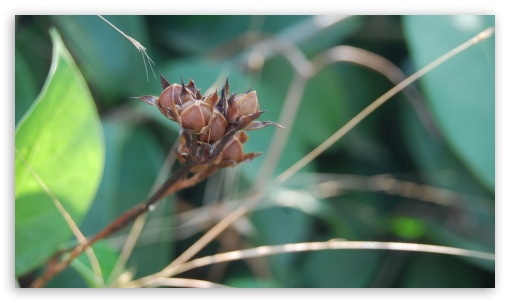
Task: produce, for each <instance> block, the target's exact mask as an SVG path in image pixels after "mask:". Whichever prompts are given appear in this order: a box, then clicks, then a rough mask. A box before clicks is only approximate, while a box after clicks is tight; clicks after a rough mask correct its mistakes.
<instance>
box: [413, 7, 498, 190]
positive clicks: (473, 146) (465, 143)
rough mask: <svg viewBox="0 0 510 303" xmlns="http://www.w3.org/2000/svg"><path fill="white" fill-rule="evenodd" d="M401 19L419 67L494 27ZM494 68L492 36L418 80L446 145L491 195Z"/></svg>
mask: <svg viewBox="0 0 510 303" xmlns="http://www.w3.org/2000/svg"><path fill="white" fill-rule="evenodd" d="M403 20H404V29H405V33H406V36H407V40H408V43H409V47H410V50H411V55H412V60H413V61H414V63H415V65H416V66H417V67H423V66H425V65H426V64H428V63H429V62H431V61H432V60H434V59H435V58H437V57H439V56H441V55H443V54H444V53H446V52H448V51H449V50H451V49H453V48H454V47H456V46H457V45H459V44H461V43H463V42H464V41H467V40H468V39H469V38H471V37H473V36H474V35H475V34H477V33H478V32H481V31H482V30H484V29H486V28H488V27H490V26H494V16H466V15H463V16H407V17H405V18H404V19H403ZM494 64H495V45H494V37H491V38H489V39H488V40H486V41H483V42H482V43H480V44H479V45H475V46H473V47H471V48H469V49H468V50H466V51H465V52H463V53H461V54H459V55H458V56H456V57H455V58H453V59H451V60H449V61H448V62H446V63H444V64H443V65H441V66H439V67H438V68H437V69H436V70H434V71H432V72H430V73H429V74H428V75H426V76H425V77H423V78H422V79H421V80H420V82H421V84H422V85H423V89H424V91H425V93H426V96H427V101H428V102H429V105H430V108H431V111H432V113H433V115H434V118H435V120H436V122H437V125H438V127H439V128H440V130H441V132H442V134H443V135H444V137H445V139H446V140H447V142H448V144H449V145H450V147H451V148H452V150H453V151H454V152H455V153H457V155H458V156H459V158H460V159H461V160H462V161H463V162H464V163H465V165H466V166H467V167H468V168H469V169H470V170H471V172H472V173H473V174H474V175H475V176H476V177H477V178H478V179H479V181H480V182H481V184H483V185H484V186H486V187H487V188H488V189H489V190H491V191H492V192H494V186H495V135H494V133H495V131H494V129H495V122H494V116H495V114H494V110H495V105H494V104H495V89H494V87H495V66H494Z"/></svg>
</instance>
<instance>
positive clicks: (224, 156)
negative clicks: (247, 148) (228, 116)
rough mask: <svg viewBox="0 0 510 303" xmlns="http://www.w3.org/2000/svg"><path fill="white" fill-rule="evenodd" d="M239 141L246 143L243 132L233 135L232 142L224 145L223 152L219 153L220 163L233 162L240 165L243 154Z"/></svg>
mask: <svg viewBox="0 0 510 303" xmlns="http://www.w3.org/2000/svg"><path fill="white" fill-rule="evenodd" d="M241 134H244V136H242V135H241ZM240 137H242V138H240ZM241 139H244V141H246V139H247V136H246V133H245V132H240V133H237V134H235V135H234V137H233V138H232V140H230V142H228V143H227V144H226V145H225V147H224V148H223V152H222V153H221V161H222V162H230V161H233V162H235V163H240V162H242V161H243V159H244V152H243V142H242V141H241Z"/></svg>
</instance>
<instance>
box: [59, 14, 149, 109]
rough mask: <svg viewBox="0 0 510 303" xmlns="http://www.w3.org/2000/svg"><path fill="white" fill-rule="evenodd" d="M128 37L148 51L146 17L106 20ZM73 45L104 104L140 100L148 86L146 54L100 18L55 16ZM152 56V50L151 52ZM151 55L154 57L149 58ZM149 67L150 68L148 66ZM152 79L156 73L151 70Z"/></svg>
mask: <svg viewBox="0 0 510 303" xmlns="http://www.w3.org/2000/svg"><path fill="white" fill-rule="evenodd" d="M103 17H104V18H105V19H106V20H108V21H109V22H111V23H112V24H113V25H115V26H116V27H117V28H119V29H120V30H121V31H123V32H124V33H125V34H126V35H128V36H131V37H132V38H134V39H135V40H137V41H138V42H140V43H141V44H142V45H143V46H145V47H148V44H147V43H148V37H147V32H146V28H145V23H144V19H143V17H142V16H103ZM51 20H52V21H53V22H54V23H55V24H56V25H57V27H58V28H59V30H60V31H61V32H62V35H63V37H64V39H65V40H66V41H68V44H69V50H70V51H71V52H72V53H73V55H74V56H75V57H76V61H77V62H78V64H79V66H80V67H81V69H82V70H83V73H84V75H85V78H86V79H87V81H88V83H89V84H90V86H91V88H92V90H93V91H94V93H95V94H98V96H99V98H100V99H101V100H102V101H103V102H106V103H108V102H112V101H113V100H117V99H116V98H118V97H124V98H125V97H126V96H136V95H137V94H139V92H140V90H141V89H142V88H145V87H146V85H147V80H146V79H147V75H146V73H145V67H144V63H143V59H142V54H141V53H140V52H139V51H138V50H137V49H136V48H135V46H134V45H133V44H132V43H131V42H130V41H129V40H128V39H126V38H125V37H124V36H123V35H122V34H120V33H119V32H117V31H116V30H115V29H114V28H113V27H111V26H110V25H109V24H107V23H106V22H105V21H103V20H102V19H101V18H99V17H98V16H93V15H92V16H77V15H72V16H64V15H59V16H51ZM149 52H150V48H149ZM149 55H150V54H149ZM146 64H148V63H147V62H146ZM147 71H148V73H149V77H150V78H151V79H153V77H154V76H153V75H152V72H151V70H150V68H149V66H147Z"/></svg>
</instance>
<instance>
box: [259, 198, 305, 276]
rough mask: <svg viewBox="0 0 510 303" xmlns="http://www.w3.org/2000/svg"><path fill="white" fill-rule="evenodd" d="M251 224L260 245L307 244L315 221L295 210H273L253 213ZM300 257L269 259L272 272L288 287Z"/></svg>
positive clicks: (278, 256) (290, 255) (283, 256)
mask: <svg viewBox="0 0 510 303" xmlns="http://www.w3.org/2000/svg"><path fill="white" fill-rule="evenodd" d="M251 219H252V222H253V224H254V225H255V228H256V229H257V234H256V238H257V244H259V245H278V244H286V243H297V242H306V240H307V239H308V237H309V236H310V232H311V227H312V219H311V217H310V216H309V215H307V214H306V213H304V212H302V211H301V210H298V209H295V208H288V207H285V208H282V207H272V208H267V209H261V210H257V211H255V212H254V213H253V214H252V217H251ZM297 258H298V255H296V254H282V255H275V256H271V257H269V260H270V262H271V269H272V272H273V274H274V275H275V277H276V278H277V280H278V281H282V282H283V283H286V284H287V285H289V284H291V283H294V280H295V278H296V277H295V276H294V272H295V268H294V267H293V266H294V264H295V262H296V259H297Z"/></svg>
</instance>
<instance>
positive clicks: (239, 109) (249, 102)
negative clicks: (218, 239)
mask: <svg viewBox="0 0 510 303" xmlns="http://www.w3.org/2000/svg"><path fill="white" fill-rule="evenodd" d="M234 100H235V101H234V102H229V107H228V113H227V120H228V121H231V122H236V121H238V120H239V118H241V117H244V116H247V115H250V114H254V113H257V112H259V111H260V107H259V101H258V98H257V93H256V92H255V91H252V92H250V93H248V94H242V95H239V96H237V97H235V99H234ZM229 101H230V100H229Z"/></svg>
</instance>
